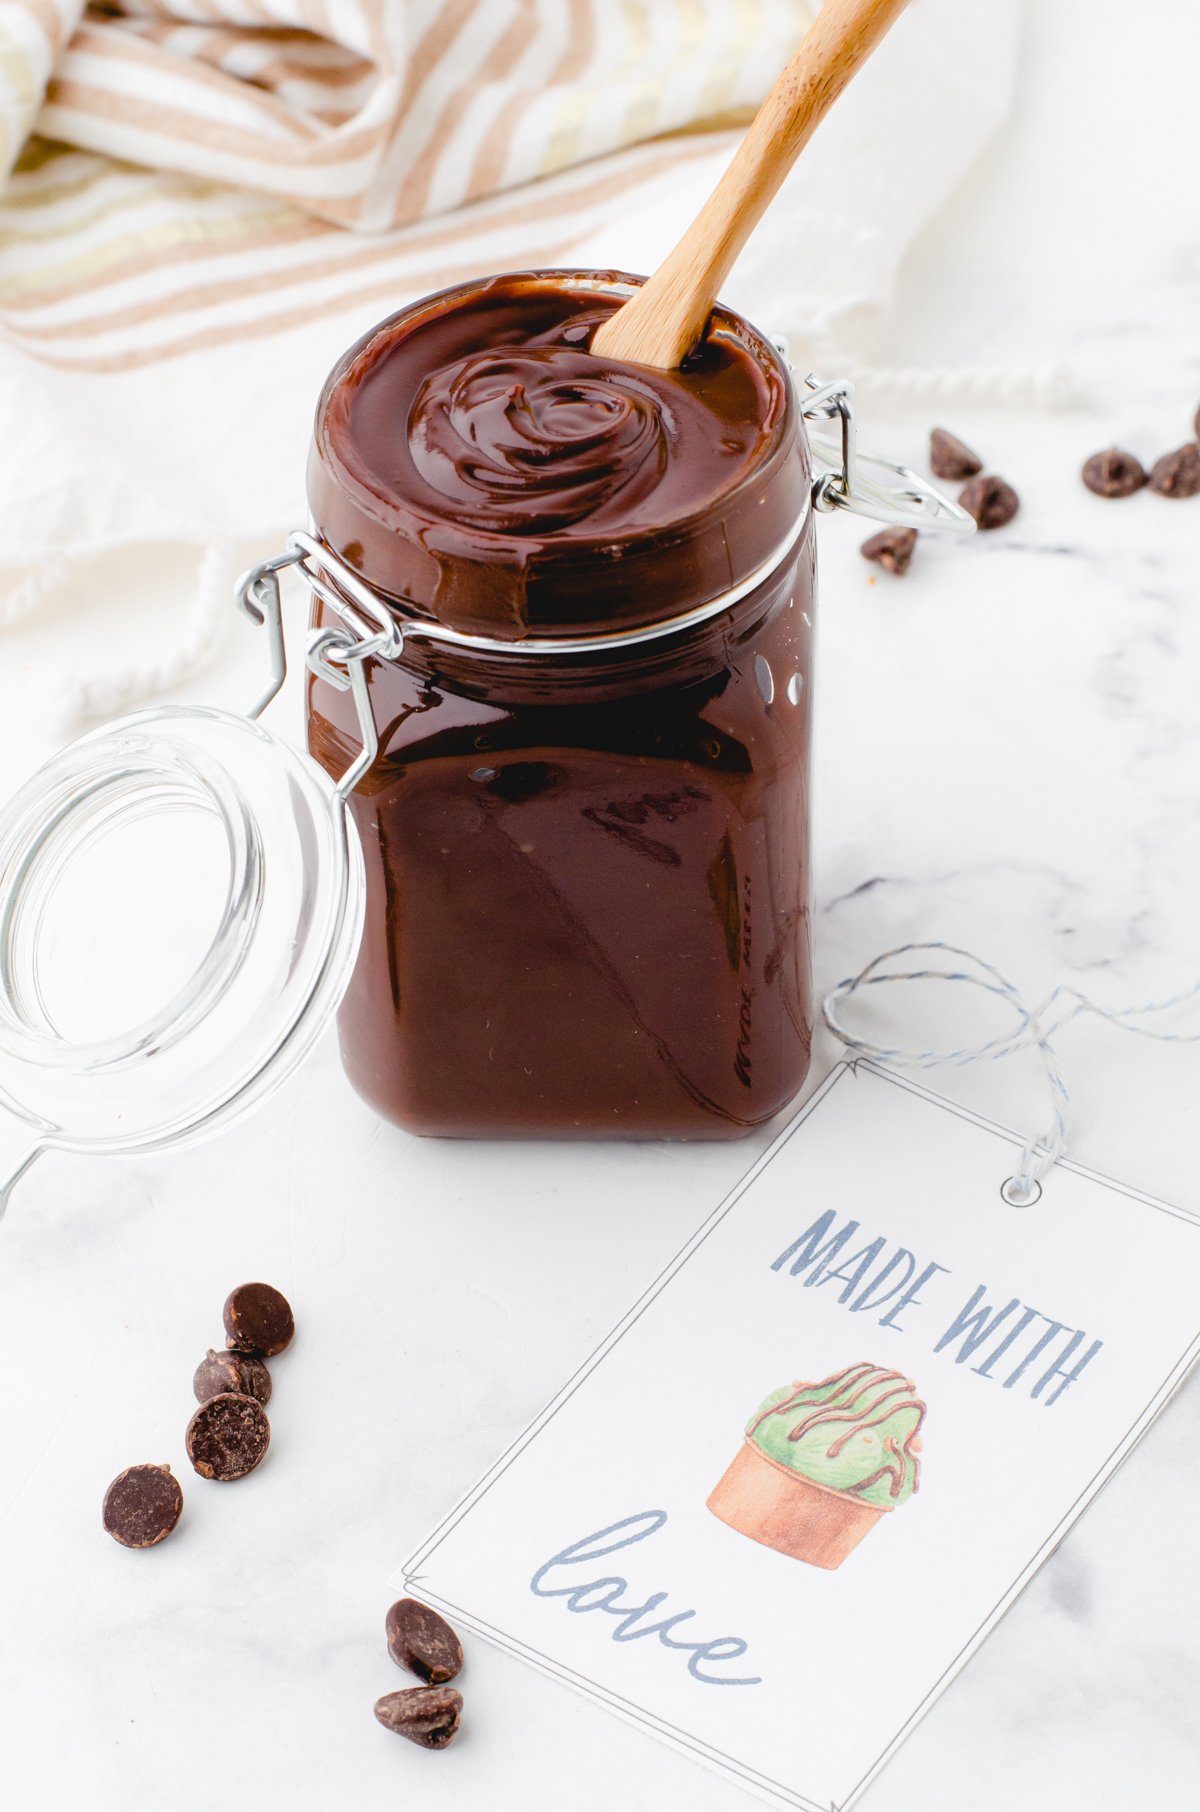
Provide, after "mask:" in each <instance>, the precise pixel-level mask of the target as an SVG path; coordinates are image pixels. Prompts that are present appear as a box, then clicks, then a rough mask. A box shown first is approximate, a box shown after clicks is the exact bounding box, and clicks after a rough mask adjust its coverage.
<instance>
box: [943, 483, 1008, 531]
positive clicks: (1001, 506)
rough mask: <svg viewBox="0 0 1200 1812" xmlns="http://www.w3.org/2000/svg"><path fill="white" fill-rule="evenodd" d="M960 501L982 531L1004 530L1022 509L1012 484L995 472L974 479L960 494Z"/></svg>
mask: <svg viewBox="0 0 1200 1812" xmlns="http://www.w3.org/2000/svg"><path fill="white" fill-rule="evenodd" d="M958 501H959V502H960V503H961V505H962V507H963V509H964V510H965V511H966V512H967V515H968V516H974V518H975V520H976V522H977V523H978V524H979V526H980V528H981V529H994V528H1003V527H1004V525H1005V523H1006V522H1011V521H1012V519H1013V517H1014V516H1015V515H1016V513H1017V511H1018V510H1019V509H1020V507H1021V500H1020V498H1019V497H1018V496H1017V493H1016V492H1015V491H1014V490H1013V488H1012V486H1011V485H1010V484H1006V483H1005V481H1004V479H1003V478H997V477H996V475H995V473H994V472H989V473H986V474H985V475H984V476H983V477H980V478H973V479H972V480H971V482H970V484H967V485H964V486H963V488H962V490H961V491H960V492H959V494H958Z"/></svg>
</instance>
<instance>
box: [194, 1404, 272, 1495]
mask: <svg viewBox="0 0 1200 1812" xmlns="http://www.w3.org/2000/svg"><path fill="white" fill-rule="evenodd" d="M185 1439H186V1445H187V1456H188V1459H189V1460H190V1461H191V1462H192V1465H193V1466H194V1467H195V1468H196V1471H197V1472H198V1473H199V1474H200V1477H201V1478H202V1479H219V1480H221V1481H222V1483H224V1482H226V1481H228V1480H230V1479H241V1478H245V1476H246V1474H247V1473H248V1472H253V1471H254V1468H255V1467H256V1466H257V1465H258V1463H259V1461H260V1460H261V1459H262V1458H263V1455H264V1454H265V1453H266V1451H267V1448H268V1447H269V1446H270V1443H271V1424H270V1423H269V1422H268V1421H267V1412H266V1410H265V1409H264V1408H263V1406H262V1404H261V1403H257V1402H255V1400H254V1398H253V1397H239V1396H235V1395H234V1394H233V1392H231V1391H230V1392H225V1393H224V1394H222V1395H221V1396H219V1397H212V1398H210V1399H209V1401H208V1402H207V1403H202V1404H201V1405H200V1408H199V1409H198V1410H197V1411H196V1413H195V1415H194V1416H193V1417H192V1419H191V1421H190V1422H189V1423H188V1427H187V1435H186V1437H185Z"/></svg>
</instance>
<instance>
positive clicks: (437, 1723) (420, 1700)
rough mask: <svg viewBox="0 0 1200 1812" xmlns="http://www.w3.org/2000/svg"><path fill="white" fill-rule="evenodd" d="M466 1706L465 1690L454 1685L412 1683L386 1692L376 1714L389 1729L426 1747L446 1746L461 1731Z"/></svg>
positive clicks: (376, 1703)
mask: <svg viewBox="0 0 1200 1812" xmlns="http://www.w3.org/2000/svg"><path fill="white" fill-rule="evenodd" d="M462 1706H463V1702H462V1694H461V1693H460V1692H455V1690H454V1688H453V1687H452V1686H410V1687H408V1688H406V1690H405V1691H404V1692H385V1693H384V1695H383V1697H382V1699H377V1700H376V1701H375V1716H376V1717H377V1718H378V1719H379V1722H380V1723H381V1724H382V1725H383V1727H384V1729H385V1730H394V1731H395V1733H396V1735H397V1736H402V1737H407V1738H408V1740H409V1742H410V1743H419V1744H420V1745H421V1747H422V1749H444V1748H445V1747H446V1744H447V1743H449V1742H451V1741H452V1740H453V1738H454V1737H455V1735H456V1734H457V1731H458V1725H459V1719H460V1718H461V1717H462Z"/></svg>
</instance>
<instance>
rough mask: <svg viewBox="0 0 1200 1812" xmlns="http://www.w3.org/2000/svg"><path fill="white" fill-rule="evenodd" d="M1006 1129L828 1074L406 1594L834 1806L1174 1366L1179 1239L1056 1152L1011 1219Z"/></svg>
mask: <svg viewBox="0 0 1200 1812" xmlns="http://www.w3.org/2000/svg"><path fill="white" fill-rule="evenodd" d="M1020 1143H1021V1142H1020V1140H1019V1139H1017V1138H1016V1137H1015V1136H1014V1135H1013V1134H1012V1133H1010V1132H1008V1131H1005V1130H1004V1129H1002V1128H1000V1127H997V1126H994V1125H992V1124H991V1123H990V1122H988V1121H985V1120H982V1119H979V1118H978V1117H977V1116H975V1115H972V1114H969V1113H966V1112H964V1111H963V1110H962V1109H960V1108H958V1107H956V1106H954V1105H952V1104H951V1103H949V1102H947V1101H945V1100H944V1099H942V1098H941V1097H939V1096H937V1095H934V1094H931V1093H930V1092H929V1091H927V1090H925V1089H922V1088H919V1087H917V1086H916V1085H915V1084H913V1083H911V1082H908V1081H901V1080H899V1079H898V1078H896V1077H894V1076H891V1075H889V1074H887V1073H886V1072H883V1071H880V1070H877V1069H875V1068H874V1067H873V1066H871V1065H868V1064H865V1063H860V1064H858V1065H856V1066H851V1065H847V1064H843V1065H840V1066H839V1067H838V1068H837V1069H836V1070H834V1072H833V1074H832V1075H831V1076H830V1077H829V1079H828V1080H827V1081H826V1083H825V1084H824V1086H823V1087H822V1088H821V1089H820V1091H819V1092H818V1093H817V1094H816V1095H815V1096H814V1097H813V1098H812V1100H811V1101H810V1102H809V1103H808V1105H807V1106H806V1107H805V1108H804V1109H803V1111H802V1112H801V1113H800V1114H799V1115H798V1116H797V1117H796V1119H795V1120H793V1121H792V1123H791V1124H790V1125H789V1126H788V1128H787V1129H786V1130H785V1131H784V1132H783V1133H782V1134H781V1136H780V1137H779V1139H778V1140H776V1142H775V1144H774V1145H773V1146H772V1147H771V1149H770V1150H769V1151H768V1152H767V1153H766V1154H765V1156H764V1157H763V1158H762V1159H761V1160H760V1161H759V1163H758V1164H756V1165H755V1166H754V1168H753V1169H752V1170H751V1171H750V1173H749V1174H748V1176H747V1177H746V1178H745V1179H744V1180H743V1182H742V1183H740V1184H739V1185H738V1187H737V1188H736V1189H735V1190H734V1192H733V1194H732V1195H731V1196H730V1197H729V1198H728V1199H727V1200H726V1201H725V1202H724V1203H722V1204H721V1206H720V1207H719V1208H718V1209H717V1210H716V1212H715V1213H714V1214H713V1215H712V1216H711V1217H710V1218H709V1220H707V1221H706V1222H705V1224H704V1226H703V1227H701V1229H700V1230H699V1232H698V1233H697V1234H696V1236H695V1237H694V1239H692V1240H691V1241H690V1242H689V1244H688V1245H687V1246H686V1247H685V1249H684V1250H683V1251H682V1252H681V1253H680V1254H679V1256H678V1257H677V1258H676V1259H675V1260H674V1261H673V1262H672V1263H671V1264H670V1265H669V1266H668V1267H667V1269H666V1271H665V1272H664V1273H663V1274H662V1276H661V1277H659V1278H658V1279H657V1281H656V1282H655V1283H654V1284H653V1285H652V1286H651V1288H650V1289H649V1290H648V1291H647V1292H646V1294H645V1295H644V1296H643V1297H642V1299H641V1300H640V1301H639V1302H638V1303H636V1304H635V1305H634V1307H633V1308H632V1309H631V1310H630V1312H629V1314H628V1315H627V1316H626V1317H625V1319H624V1320H623V1321H622V1322H621V1323H620V1324H619V1326H618V1327H617V1328H616V1329H614V1331H613V1333H612V1334H611V1335H610V1336H609V1338H608V1339H607V1340H606V1341H605V1342H604V1344H603V1345H602V1346H601V1347H600V1349H599V1351H598V1352H597V1353H596V1354H595V1355H594V1357H593V1358H592V1359H591V1360H590V1361H589V1362H588V1363H587V1364H586V1365H585V1366H584V1367H583V1368H582V1370H581V1371H580V1372H579V1373H578V1375H577V1376H576V1377H575V1378H573V1379H571V1380H570V1382H569V1383H568V1384H567V1385H566V1386H565V1387H564V1388H563V1390H562V1391H561V1392H560V1393H559V1395H558V1396H557V1397H556V1398H555V1399H554V1401H553V1402H552V1403H551V1404H550V1405H549V1406H548V1408H547V1409H546V1410H545V1411H544V1412H543V1414H542V1415H541V1416H539V1417H538V1419H537V1421H536V1422H534V1424H533V1425H532V1427H530V1428H529V1429H528V1430H527V1431H526V1433H525V1434H524V1435H522V1436H521V1437H520V1439H519V1440H518V1441H517V1442H516V1443H515V1444H514V1445H513V1447H512V1448H510V1450H509V1451H508V1452H507V1453H506V1454H504V1455H503V1456H502V1458H501V1459H500V1460H499V1461H498V1462H497V1464H496V1465H495V1466H494V1467H493V1468H492V1470H491V1471H490V1472H489V1473H488V1474H487V1476H486V1477H485V1478H484V1479H482V1480H481V1481H480V1483H479V1484H478V1485H477V1486H476V1487H475V1489H474V1490H473V1491H472V1492H470V1493H469V1494H468V1496H467V1497H466V1498H465V1499H464V1500H463V1502H462V1503H461V1504H460V1505H459V1506H458V1507H457V1508H456V1509H455V1510H454V1511H453V1512H452V1513H451V1515H450V1516H449V1517H448V1518H447V1519H446V1521H445V1522H444V1523H443V1524H442V1526H441V1527H440V1528H439V1529H437V1530H436V1531H435V1532H434V1533H433V1535H432V1536H431V1537H430V1538H429V1540H428V1541H426V1542H425V1543H424V1545H423V1546H422V1547H421V1548H420V1550H419V1551H418V1552H417V1553H416V1554H415V1555H414V1556H413V1558H412V1559H411V1561H409V1563H408V1564H407V1566H406V1567H405V1569H404V1579H405V1585H406V1587H407V1589H408V1590H410V1591H411V1592H413V1594H414V1595H416V1596H418V1597H420V1598H422V1599H424V1600H425V1601H426V1602H430V1603H433V1604H436V1605H440V1606H441V1607H442V1608H443V1609H445V1610H446V1612H447V1613H448V1615H450V1616H451V1617H452V1618H453V1619H455V1620H456V1621H457V1622H460V1623H462V1624H464V1625H466V1626H469V1627H470V1628H472V1629H474V1630H476V1631H478V1632H479V1633H480V1634H481V1635H483V1636H486V1637H488V1638H490V1639H491V1640H493V1641H495V1642H497V1643H499V1644H501V1645H502V1646H503V1647H505V1648H507V1649H510V1650H512V1651H513V1652H515V1653H516V1654H519V1655H522V1656H523V1657H524V1658H525V1659H526V1660H528V1661H530V1662H531V1663H533V1664H534V1665H535V1666H537V1667H539V1668H541V1669H543V1670H544V1671H546V1672H548V1673H551V1674H553V1675H556V1676H557V1677H559V1678H560V1679H562V1680H564V1681H566V1682H567V1683H568V1684H570V1685H572V1686H574V1687H576V1688H578V1689H579V1690H580V1691H582V1692H585V1693H587V1694H589V1695H590V1696H592V1697H594V1698H596V1699H599V1700H601V1701H602V1702H603V1703H605V1704H606V1705H608V1706H610V1707H611V1708H612V1709H613V1710H614V1711H616V1712H618V1713H620V1714H621V1715H623V1716H624V1717H626V1718H629V1719H631V1720H632V1721H634V1722H636V1723H638V1724H642V1725H644V1726H646V1727H648V1728H650V1729H651V1730H653V1731H655V1732H657V1733H658V1734H659V1735H660V1736H662V1737H663V1738H665V1739H666V1740H667V1741H669V1742H671V1743H673V1744H674V1745H675V1746H676V1747H678V1748H679V1749H681V1750H683V1751H685V1752H686V1753H688V1754H690V1755H693V1756H695V1757H696V1758H697V1759H698V1760H700V1761H702V1762H705V1763H706V1764H707V1765H709V1766H710V1767H713V1768H715V1769H717V1770H719V1771H722V1772H725V1773H727V1774H730V1775H733V1776H735V1777H736V1778H737V1779H739V1780H740V1781H742V1782H743V1783H744V1784H745V1785H747V1786H748V1787H750V1788H752V1789H754V1790H755V1791H757V1792H758V1793H760V1794H761V1795H762V1796H763V1797H765V1798H767V1799H771V1800H773V1801H775V1802H777V1803H778V1804H780V1805H785V1806H799V1807H804V1808H808V1809H810V1812H829V1809H830V1808H831V1807H834V1808H841V1807H846V1806H849V1805H851V1804H852V1803H853V1801H854V1800H855V1798H856V1797H857V1796H858V1794H859V1793H861V1792H862V1790H863V1788H864V1787H865V1786H866V1785H867V1783H868V1781H870V1780H871V1778H872V1777H873V1776H874V1774H875V1773H876V1772H877V1771H878V1769H879V1768H880V1767H881V1766H882V1765H883V1763H884V1762H885V1761H886V1760H887V1758H888V1756H889V1755H890V1754H891V1753H892V1752H893V1750H894V1749H895V1748H896V1747H897V1745H898V1744H899V1743H900V1742H901V1741H902V1740H903V1738H904V1737H905V1736H906V1735H907V1733H908V1732H909V1730H911V1729H912V1727H913V1725H914V1724H915V1722H916V1721H917V1719H918V1718H919V1717H920V1716H921V1715H922V1713H923V1712H924V1711H926V1710H927V1709H928V1707H929V1706H930V1705H931V1704H932V1703H933V1701H934V1700H935V1699H936V1698H937V1696H938V1694H939V1693H940V1692H941V1691H942V1690H943V1689H944V1687H945V1686H946V1685H947V1684H948V1683H949V1681H950V1680H951V1679H952V1678H953V1676H954V1674H955V1673H956V1672H957V1670H958V1669H959V1668H960V1667H961V1666H962V1665H963V1663H964V1662H965V1661H966V1660H967V1659H968V1657H969V1656H970V1655H971V1653H972V1652H973V1650H974V1649H975V1647H976V1646H977V1645H978V1644H979V1642H981V1641H982V1640H983V1638H984V1636H986V1634H987V1633H988V1631H989V1630H990V1629H991V1628H992V1626H993V1624H994V1623H996V1621H997V1620H998V1619H999V1618H1000V1617H1001V1616H1002V1615H1003V1613H1004V1611H1005V1610H1006V1609H1007V1608H1008V1606H1009V1605H1010V1604H1011V1602H1012V1600H1013V1599H1014V1598H1015V1597H1016V1595H1017V1593H1018V1592H1020V1591H1021V1589H1022V1588H1023V1586H1024V1585H1025V1584H1026V1582H1027V1581H1028V1580H1029V1578H1030V1577H1031V1575H1032V1574H1033V1572H1034V1571H1035V1570H1036V1568H1037V1567H1038V1566H1039V1565H1040V1564H1041V1562H1042V1561H1043V1560H1044V1559H1045V1558H1046V1556H1047V1555H1048V1554H1049V1553H1050V1552H1051V1550H1052V1549H1053V1548H1054V1546H1055V1545H1056V1544H1057V1543H1058V1542H1059V1541H1060V1540H1061V1539H1062V1537H1063V1535H1064V1534H1065V1532H1066V1531H1067V1529H1069V1528H1070V1526H1071V1524H1072V1523H1073V1522H1074V1520H1075V1518H1076V1517H1077V1516H1079V1515H1080V1513H1081V1512H1082V1511H1083V1510H1084V1509H1085V1508H1086V1506H1087V1504H1088V1502H1089V1501H1090V1499H1091V1498H1092V1497H1093V1496H1094V1495H1095V1493H1096V1492H1097V1491H1098V1490H1099V1489H1100V1488H1101V1486H1102V1485H1103V1484H1104V1483H1105V1481H1106V1480H1107V1479H1108V1478H1109V1477H1110V1476H1111V1474H1112V1473H1113V1471H1114V1470H1115V1469H1116V1467H1117V1466H1118V1465H1119V1464H1120V1462H1121V1461H1122V1460H1123V1459H1124V1458H1125V1456H1126V1455H1127V1454H1128V1452H1129V1451H1130V1449H1131V1448H1132V1447H1133V1445H1134V1443H1135V1442H1136V1441H1137V1440H1138V1438H1139V1436H1140V1435H1142V1434H1143V1433H1144V1432H1145V1430H1146V1428H1147V1427H1148V1426H1149V1424H1150V1422H1151V1421H1152V1420H1153V1418H1154V1416H1155V1415H1156V1413H1157V1412H1158V1410H1159V1409H1161V1407H1162V1405H1163V1404H1164V1403H1165V1402H1166V1400H1167V1398H1168V1397H1169V1396H1170V1394H1171V1392H1172V1391H1173V1390H1174V1389H1175V1388H1176V1386H1177V1385H1178V1384H1179V1383H1180V1381H1181V1379H1182V1378H1183V1376H1184V1374H1185V1372H1186V1371H1187V1369H1188V1367H1189V1365H1190V1364H1191V1363H1192V1361H1193V1359H1194V1358H1195V1356H1196V1354H1197V1351H1198V1350H1200V1237H1198V1234H1200V1222H1197V1221H1196V1220H1194V1219H1193V1218H1192V1217H1191V1216H1189V1215H1186V1214H1184V1213H1182V1212H1181V1211H1180V1210H1178V1209H1175V1208H1171V1207H1168V1206H1167V1205H1166V1204H1164V1203H1162V1202H1156V1201H1153V1200H1151V1199H1150V1198H1149V1197H1147V1196H1143V1195H1139V1194H1137V1193H1136V1192H1135V1191H1132V1190H1129V1189H1125V1188H1123V1187H1121V1186H1119V1185H1118V1184H1115V1183H1112V1182H1109V1181H1107V1180H1106V1179H1104V1178H1102V1177H1098V1176H1095V1175H1094V1174H1092V1173H1090V1172H1088V1171H1085V1170H1082V1169H1081V1168H1080V1167H1079V1166H1078V1165H1074V1164H1067V1163H1064V1164H1059V1165H1058V1166H1057V1167H1056V1168H1055V1169H1054V1171H1053V1172H1052V1173H1051V1175H1050V1177H1049V1178H1048V1180H1047V1183H1046V1186H1045V1189H1044V1192H1043V1195H1042V1198H1041V1201H1040V1202H1039V1203H1037V1204H1036V1206H1033V1207H1030V1208H1024V1209H1018V1208H1013V1207H1010V1206H1008V1204H1007V1203H1005V1202H1004V1201H1003V1200H1002V1199H1001V1196H1000V1186H1001V1184H1002V1183H1003V1182H1004V1181H1005V1179H1006V1178H1007V1177H1008V1176H1009V1175H1010V1174H1011V1170H1012V1164H1013V1160H1014V1159H1015V1157H1016V1155H1017V1153H1018V1152H1019V1150H1020ZM772 1396H774V1397H775V1398H776V1399H778V1401H777V1403H776V1404H775V1405H773V1404H772V1402H771V1398H772ZM753 1423H757V1426H756V1427H755V1428H754V1430H753V1432H752V1433H750V1434H747V1432H746V1431H747V1426H748V1424H753ZM914 1481H915V1483H916V1489H915V1491H914V1490H913V1484H914Z"/></svg>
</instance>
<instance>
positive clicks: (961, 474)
mask: <svg viewBox="0 0 1200 1812" xmlns="http://www.w3.org/2000/svg"><path fill="white" fill-rule="evenodd" d="M929 469H930V471H931V472H932V473H933V475H934V477H935V478H974V476H975V474H976V472H982V471H983V461H982V459H980V457H979V455H978V453H972V451H971V449H970V447H968V446H967V445H966V444H965V443H964V442H963V441H961V440H959V439H958V438H957V436H955V435H953V434H947V432H946V430H945V428H934V429H933V430H932V431H931V433H930V436H929Z"/></svg>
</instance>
